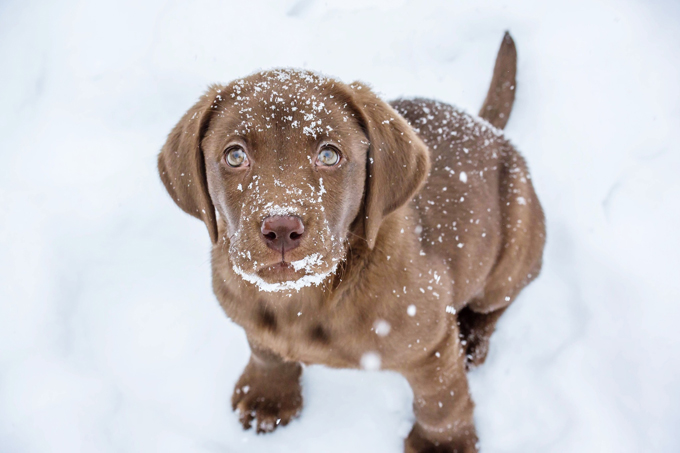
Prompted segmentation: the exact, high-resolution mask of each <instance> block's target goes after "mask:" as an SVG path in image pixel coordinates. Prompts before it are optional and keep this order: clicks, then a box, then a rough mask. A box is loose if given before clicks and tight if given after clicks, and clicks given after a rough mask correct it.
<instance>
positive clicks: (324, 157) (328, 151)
mask: <svg viewBox="0 0 680 453" xmlns="http://www.w3.org/2000/svg"><path fill="white" fill-rule="evenodd" d="M316 161H317V164H321V165H323V166H326V167H332V166H333V165H337V163H338V162H340V154H339V153H338V152H337V151H336V150H334V149H333V148H324V149H322V150H321V151H320V152H319V155H318V156H317V158H316Z"/></svg>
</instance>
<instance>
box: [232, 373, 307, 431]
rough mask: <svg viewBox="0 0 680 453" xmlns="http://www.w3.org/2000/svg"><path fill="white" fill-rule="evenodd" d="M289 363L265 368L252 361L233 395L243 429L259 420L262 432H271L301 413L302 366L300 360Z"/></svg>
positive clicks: (256, 423)
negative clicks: (282, 366)
mask: <svg viewBox="0 0 680 453" xmlns="http://www.w3.org/2000/svg"><path fill="white" fill-rule="evenodd" d="M286 366H287V368H286V369H273V370H266V371H262V370H258V369H257V368H256V367H254V366H252V363H250V364H248V366H247V367H246V369H245V371H244V372H243V374H242V375H241V378H240V379H239V380H238V382H237V383H236V387H235V388H234V394H233V395H232V397H231V405H232V409H234V410H235V411H238V414H239V420H240V421H241V424H242V425H243V429H250V428H251V427H252V426H253V422H255V430H256V432H257V433H258V434H260V433H268V432H272V431H274V430H275V429H276V428H277V427H278V426H279V425H283V426H285V425H287V424H288V423H289V422H290V421H291V420H292V419H293V418H295V417H296V416H298V415H299V413H300V410H301V409H302V388H301V387H300V374H301V368H300V365H298V364H286ZM291 367H292V369H291Z"/></svg>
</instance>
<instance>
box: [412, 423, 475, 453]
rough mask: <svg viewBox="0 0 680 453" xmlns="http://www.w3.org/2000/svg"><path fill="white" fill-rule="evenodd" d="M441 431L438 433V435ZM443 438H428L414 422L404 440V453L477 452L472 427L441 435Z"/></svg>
mask: <svg viewBox="0 0 680 453" xmlns="http://www.w3.org/2000/svg"><path fill="white" fill-rule="evenodd" d="M442 434H443V433H438V435H439V436H438V437H440V436H442ZM443 437H444V440H441V441H435V440H430V439H428V436H427V435H426V433H425V432H424V430H423V429H422V428H421V427H420V426H419V425H418V424H417V423H416V424H415V425H414V426H413V429H412V430H411V433H410V434H409V435H408V437H407V438H406V440H405V441H404V452H405V453H477V452H478V450H477V434H476V433H475V431H474V428H473V429H471V430H469V431H466V430H462V432H456V433H452V435H450V436H443Z"/></svg>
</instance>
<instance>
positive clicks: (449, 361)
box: [158, 34, 545, 452]
mask: <svg viewBox="0 0 680 453" xmlns="http://www.w3.org/2000/svg"><path fill="white" fill-rule="evenodd" d="M515 68H516V51H515V46H514V43H513V41H512V39H511V38H510V36H509V35H507V34H506V36H505V38H504V40H503V43H502V45H501V49H500V51H499V54H498V58H497V61H496V67H495V72H494V76H493V80H492V82H491V88H490V90H489V93H488V96H487V98H486V101H485V103H484V106H483V107H482V110H481V112H480V116H481V118H478V117H475V116H472V115H469V114H467V113H465V112H463V111H461V110H458V109H456V108H455V107H452V106H450V105H447V104H443V103H441V102H438V101H433V100H426V99H414V100H398V101H395V102H392V103H391V104H388V103H386V102H384V101H382V100H381V99H380V98H378V97H377V96H376V95H375V94H374V93H373V92H372V91H371V90H370V88H368V87H367V86H366V85H363V84H361V83H352V84H349V85H346V84H344V83H342V82H339V81H337V80H334V79H331V78H328V77H324V76H322V75H319V74H315V73H311V72H308V71H301V70H290V69H281V70H273V71H266V72H261V73H257V74H253V75H251V76H249V77H246V78H243V79H239V80H236V81H234V82H232V83H230V84H228V85H214V86H211V87H210V88H209V90H208V91H207V93H206V94H205V95H204V96H203V97H202V98H200V100H199V101H198V102H197V103H196V104H195V105H194V106H193V107H191V109H189V111H188V112H187V113H186V114H185V115H184V117H183V118H182V119H181V120H180V122H179V123H178V124H177V126H175V128H174V129H173V130H172V132H171V133H170V135H169V137H168V140H167V142H166V144H165V146H164V147H163V149H162V150H161V152H160V155H159V159H158V168H159V171H160V175H161V178H162V180H163V183H164V184H165V187H166V188H167V190H168V192H169V193H170V195H171V196H172V199H173V200H174V201H175V202H176V203H177V204H178V205H179V207H180V208H182V209H183V210H184V211H185V212H187V213H189V214H191V215H192V216H194V217H197V218H199V219H201V220H203V222H205V224H206V226H207V227H208V232H209V233H210V238H211V239H212V243H213V247H212V273H213V289H214V292H215V294H216V296H217V298H218V300H219V302H220V304H221V306H222V308H223V309H224V311H225V312H226V313H227V315H228V316H229V317H230V318H231V319H232V320H233V321H234V322H236V323H238V324H240V325H241V326H242V327H243V328H244V329H245V331H246V333H247V336H248V340H249V342H250V347H251V350H252V355H251V358H250V361H249V363H248V365H247V366H246V368H245V371H244V372H243V375H242V376H241V378H240V379H239V381H238V383H237V384H236V389H235V391H234V394H233V398H232V404H233V408H234V409H235V410H237V411H238V412H239V414H240V419H241V422H242V424H243V426H244V428H246V429H247V428H249V427H250V426H251V424H252V423H253V422H254V424H255V427H256V429H257V431H258V432H267V431H272V430H273V429H275V428H276V427H277V426H278V425H286V424H287V423H288V422H289V421H290V420H291V419H292V418H293V417H295V416H296V415H298V413H299V412H300V410H301V407H302V396H301V389H300V374H301V372H302V367H301V364H302V363H305V364H310V363H318V364H324V365H326V366H330V367H343V368H359V367H362V368H366V369H386V370H395V371H398V372H399V373H401V374H402V375H404V376H405V377H406V379H407V380H408V382H409V383H410V385H411V387H412V389H413V394H414V412H415V416H416V423H415V425H414V427H413V429H412V431H411V433H410V435H409V436H408V438H407V439H406V441H405V449H406V451H407V452H426V451H427V452H430V451H437V452H439V451H441V452H474V451H477V445H476V444H477V436H476V433H475V427H474V424H473V419H472V415H473V402H472V400H471V398H470V394H469V391H468V383H467V379H466V375H465V371H466V368H467V367H469V366H474V365H478V364H480V363H482V362H483V361H484V359H485V357H486V352H487V344H488V340H489V336H490V335H491V333H492V332H493V330H494V326H495V323H496V321H497V320H498V317H499V316H500V315H501V313H503V311H504V310H505V309H506V307H507V306H508V304H510V303H511V302H512V301H513V299H514V298H515V297H517V294H518V293H519V292H520V291H521V289H522V288H523V287H524V286H526V285H527V284H528V283H529V282H530V281H531V280H533V279H534V278H536V276H537V275H538V272H539V270H540V267H541V256H542V253H543V245H544V240H545V227H544V217H543V212H542V210H541V206H540V204H539V202H538V199H537V198H536V194H535V193H534V188H533V186H532V184H531V178H530V176H529V171H528V169H527V165H526V163H525V162H524V160H523V159H522V157H521V156H520V155H519V153H518V152H517V151H516V150H515V149H514V148H513V146H512V145H511V144H510V143H509V142H508V140H507V139H505V138H504V137H503V133H502V132H501V131H500V129H502V128H503V127H504V126H505V123H506V122H507V120H508V115H509V114H510V110H511V108H512V103H513V100H514V93H515V91H514V89H515Z"/></svg>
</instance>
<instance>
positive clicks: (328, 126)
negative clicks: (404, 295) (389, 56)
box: [159, 70, 428, 292]
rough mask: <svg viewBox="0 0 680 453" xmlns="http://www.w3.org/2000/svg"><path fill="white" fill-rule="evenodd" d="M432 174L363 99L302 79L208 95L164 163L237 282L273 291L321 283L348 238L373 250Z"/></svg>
mask: <svg viewBox="0 0 680 453" xmlns="http://www.w3.org/2000/svg"><path fill="white" fill-rule="evenodd" d="M370 143H373V145H372V146H370V148H371V149H370V150H369V144H370ZM376 145H377V146H376ZM427 163H428V160H427V151H426V148H425V146H424V145H423V144H422V142H420V140H419V139H418V138H417V137H416V136H415V134H414V133H413V132H412V130H411V128H410V127H409V126H408V125H407V124H406V122H405V121H404V120H403V119H402V118H401V117H399V115H398V114H397V113H396V112H395V111H394V110H392V108H391V107H389V105H387V104H386V103H384V102H383V101H381V100H380V99H379V98H378V97H376V96H375V95H374V94H373V93H372V92H371V91H370V90H369V89H368V88H366V87H365V86H363V85H361V84H358V83H356V84H352V85H345V84H343V83H341V82H338V81H336V80H333V79H330V78H326V77H323V76H321V75H318V74H315V73H311V72H308V71H301V70H274V71H268V72H262V73H257V74H254V75H251V76H249V77H246V78H244V79H239V80H236V81H234V82H232V83H230V84H229V85H226V86H220V85H214V86H212V87H211V88H210V89H209V90H208V92H207V93H206V95H204V97H202V98H201V99H200V100H199V101H198V103H196V104H195V105H194V106H193V107H192V108H191V109H190V110H189V111H188V112H187V113H186V114H185V116H184V117H183V118H182V120H181V121H180V122H179V124H178V125H177V126H176V127H175V129H174V130H173V131H172V133H171V134H170V136H169V138H168V141H167V143H166V145H165V146H164V147H163V150H162V151H161V154H160V156H159V169H160V172H161V177H162V179H163V182H164V183H165V185H166V188H167V189H168V191H169V192H170V194H171V195H172V197H173V199H175V201H176V202H177V204H178V205H179V206H180V207H181V208H182V209H183V210H184V211H186V212H188V213H189V214H192V215H194V216H195V217H198V218H200V219H202V220H203V221H204V222H205V223H206V225H207V226H208V230H209V232H210V235H211V238H212V240H213V243H214V244H216V246H219V247H228V254H229V261H230V265H231V267H232V269H233V271H234V272H235V273H236V274H237V275H239V276H240V277H241V278H242V279H243V280H245V281H247V282H250V283H252V284H255V285H257V286H258V288H259V289H260V290H262V291H270V292H271V291H282V290H296V289H300V288H302V287H305V286H310V285H318V284H320V283H322V282H323V281H324V280H325V279H326V278H327V277H328V276H330V275H332V274H333V273H334V272H335V270H336V269H337V267H338V265H339V264H340V263H341V262H342V261H343V260H344V259H345V255H346V253H347V247H348V245H349V239H350V238H359V239H361V240H364V241H365V242H366V243H367V244H368V246H369V247H372V246H373V244H374V242H375V238H376V236H377V231H378V225H379V223H380V221H381V220H382V218H383V217H384V216H385V215H387V214H388V213H389V212H391V211H392V210H394V209H396V208H397V207H398V206H400V205H401V204H403V203H404V202H405V201H406V199H407V198H408V196H409V195H410V194H411V193H412V192H413V189H414V185H415V186H417V185H419V184H420V182H421V180H422V179H423V178H424V176H425V175H426V172H427ZM386 172H389V173H390V177H389V179H385V177H384V176H381V175H382V174H383V173H386ZM409 176H410V177H409ZM395 184H396V185H395ZM360 213H363V214H364V215H363V216H362V215H360Z"/></svg>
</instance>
